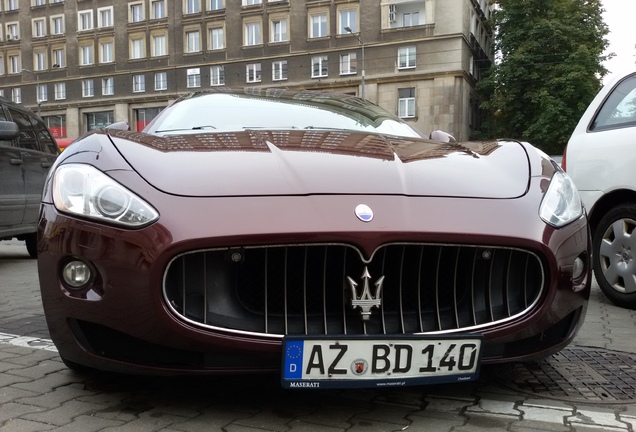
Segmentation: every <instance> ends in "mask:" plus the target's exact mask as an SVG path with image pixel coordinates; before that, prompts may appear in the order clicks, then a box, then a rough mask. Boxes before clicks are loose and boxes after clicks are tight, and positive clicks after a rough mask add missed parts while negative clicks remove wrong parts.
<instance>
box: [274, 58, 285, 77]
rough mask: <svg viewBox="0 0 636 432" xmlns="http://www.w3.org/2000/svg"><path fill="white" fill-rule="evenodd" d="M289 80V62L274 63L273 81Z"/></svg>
mask: <svg viewBox="0 0 636 432" xmlns="http://www.w3.org/2000/svg"><path fill="white" fill-rule="evenodd" d="M286 79H287V60H281V61H275V62H273V63H272V80H273V81H283V80H286Z"/></svg>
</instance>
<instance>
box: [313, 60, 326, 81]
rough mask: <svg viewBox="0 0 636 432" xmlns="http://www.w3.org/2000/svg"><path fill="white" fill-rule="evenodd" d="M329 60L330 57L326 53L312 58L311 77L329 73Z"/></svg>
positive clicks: (323, 75)
mask: <svg viewBox="0 0 636 432" xmlns="http://www.w3.org/2000/svg"><path fill="white" fill-rule="evenodd" d="M327 61H328V57H327V56H326V55H324V56H315V57H312V58H311V77H312V78H321V77H326V76H327V75H328V74H329V69H328V67H327Z"/></svg>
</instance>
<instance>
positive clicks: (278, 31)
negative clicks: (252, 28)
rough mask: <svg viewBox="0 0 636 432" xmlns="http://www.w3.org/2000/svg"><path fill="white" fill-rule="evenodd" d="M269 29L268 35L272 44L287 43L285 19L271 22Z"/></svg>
mask: <svg viewBox="0 0 636 432" xmlns="http://www.w3.org/2000/svg"><path fill="white" fill-rule="evenodd" d="M269 28H270V29H271V32H272V34H271V35H270V40H271V41H272V42H285V41H287V18H281V19H273V20H271V22H270V26H269Z"/></svg>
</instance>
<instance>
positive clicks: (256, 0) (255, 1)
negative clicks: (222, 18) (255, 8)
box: [243, 0, 262, 6]
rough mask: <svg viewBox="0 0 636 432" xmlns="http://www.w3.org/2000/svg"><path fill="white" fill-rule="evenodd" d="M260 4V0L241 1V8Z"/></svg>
mask: <svg viewBox="0 0 636 432" xmlns="http://www.w3.org/2000/svg"><path fill="white" fill-rule="evenodd" d="M261 3H262V1H261V0H243V6H250V5H257V4H261Z"/></svg>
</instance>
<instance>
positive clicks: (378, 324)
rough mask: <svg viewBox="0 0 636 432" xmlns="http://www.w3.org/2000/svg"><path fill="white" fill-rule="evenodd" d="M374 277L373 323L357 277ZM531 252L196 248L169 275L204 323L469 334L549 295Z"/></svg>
mask: <svg viewBox="0 0 636 432" xmlns="http://www.w3.org/2000/svg"><path fill="white" fill-rule="evenodd" d="M365 268H366V269H368V272H369V274H370V276H371V277H370V279H369V280H368V281H366V283H367V284H368V287H369V291H370V292H371V293H372V294H375V292H376V283H377V282H378V280H379V279H380V278H381V277H384V279H383V285H382V290H381V300H382V304H381V307H380V308H372V309H371V316H370V319H369V320H368V321H363V320H362V317H361V313H360V310H359V309H355V310H354V309H353V307H352V305H351V302H352V289H351V286H350V285H349V282H348V279H347V278H348V277H350V278H351V279H353V280H354V281H355V282H356V283H357V288H356V290H357V291H356V292H357V295H358V296H359V295H361V293H362V290H363V288H364V284H365V281H364V279H363V274H364V272H365ZM544 283H545V278H544V274H543V269H542V264H541V261H540V259H539V258H538V257H537V256H536V255H534V254H532V253H529V252H526V251H523V250H518V249H511V248H494V247H476V246H461V245H429V244H424V245H421V244H397V245H387V246H384V247H382V248H380V249H379V250H378V251H377V252H376V253H375V255H374V257H373V258H372V259H371V260H370V261H369V262H366V263H365V262H364V260H363V259H362V258H361V255H360V254H359V253H358V251H357V250H356V249H355V248H353V247H350V246H346V245H299V246H294V245H291V246H270V247H245V248H238V249H217V250H207V251H195V252H192V253H187V254H184V255H181V256H179V257H177V258H175V259H174V260H173V261H172V262H171V263H170V265H169V267H168V269H167V270H166V275H165V282H164V295H165V298H166V300H167V302H168V304H169V305H170V306H171V307H172V309H173V310H174V312H175V313H176V314H177V315H180V316H182V317H183V318H185V319H187V320H188V321H190V322H192V323H195V324H200V325H201V326H202V327H210V328H223V329H227V330H234V331H239V332H249V333H259V334H270V335H283V334H310V335H339V334H353V335H355V334H411V333H427V332H428V333H430V332H442V331H462V330H464V329H471V328H475V327H479V326H484V325H488V324H490V323H492V322H495V321H501V320H506V319H508V318H510V317H512V316H515V315H517V314H520V313H521V312H523V311H524V310H526V309H527V308H529V307H531V306H532V305H533V304H534V302H536V301H537V300H538V297H539V296H540V295H541V293H542V291H543V284H544Z"/></svg>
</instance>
